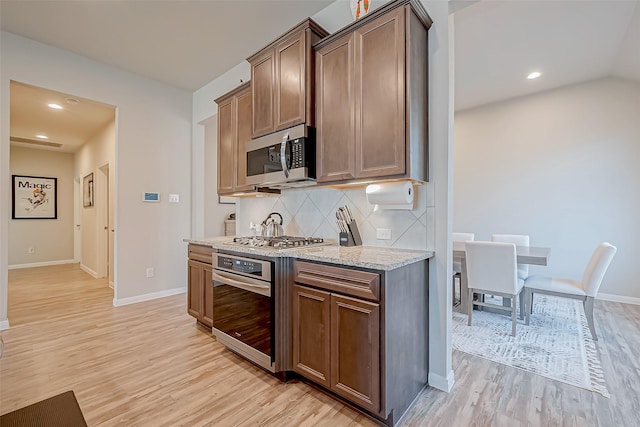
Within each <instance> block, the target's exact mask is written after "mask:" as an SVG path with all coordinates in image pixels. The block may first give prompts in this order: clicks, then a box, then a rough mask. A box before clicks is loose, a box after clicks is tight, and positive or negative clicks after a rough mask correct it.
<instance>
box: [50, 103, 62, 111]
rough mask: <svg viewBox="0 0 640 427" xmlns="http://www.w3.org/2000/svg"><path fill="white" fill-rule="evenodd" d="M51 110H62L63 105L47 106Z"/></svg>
mask: <svg viewBox="0 0 640 427" xmlns="http://www.w3.org/2000/svg"><path fill="white" fill-rule="evenodd" d="M47 106H48V107H49V108H53V109H54V110H62V105H59V104H47Z"/></svg>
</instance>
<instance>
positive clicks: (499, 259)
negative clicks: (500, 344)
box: [465, 241, 524, 336]
mask: <svg viewBox="0 0 640 427" xmlns="http://www.w3.org/2000/svg"><path fill="white" fill-rule="evenodd" d="M465 246H466V255H467V256H466V259H467V282H468V284H469V300H468V301H469V302H468V313H469V321H468V325H469V326H471V318H472V314H473V306H474V305H478V306H483V307H493V308H496V309H499V310H505V311H507V312H510V313H511V335H513V336H515V335H516V297H518V296H520V297H521V298H522V296H523V294H522V288H523V286H524V281H523V280H522V279H519V278H518V272H517V264H516V262H517V255H516V245H515V244H513V243H505V242H481V241H474V242H467V243H465ZM473 294H491V295H498V296H502V297H506V298H511V304H510V306H507V307H505V306H503V305H497V304H491V303H490V302H484V301H481V300H478V301H473ZM523 302H524V301H522V299H521V304H520V310H521V311H522V309H523V307H524V304H522V303H523Z"/></svg>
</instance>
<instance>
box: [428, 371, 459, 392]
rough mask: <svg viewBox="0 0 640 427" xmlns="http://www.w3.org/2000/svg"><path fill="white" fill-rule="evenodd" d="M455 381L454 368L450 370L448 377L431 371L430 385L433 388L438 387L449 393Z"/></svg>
mask: <svg viewBox="0 0 640 427" xmlns="http://www.w3.org/2000/svg"><path fill="white" fill-rule="evenodd" d="M455 382H456V381H455V379H454V377H453V370H451V371H449V375H447V377H446V378H445V377H443V376H442V375H438V374H434V373H433V372H429V385H430V386H431V387H433V388H437V389H438V390H442V391H446V392H447V393H449V392H450V391H451V389H452V388H453V384H454V383H455Z"/></svg>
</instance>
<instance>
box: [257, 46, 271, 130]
mask: <svg viewBox="0 0 640 427" xmlns="http://www.w3.org/2000/svg"><path fill="white" fill-rule="evenodd" d="M273 62H274V61H273V50H270V51H269V52H267V53H265V54H264V55H263V56H261V57H258V58H256V59H255V60H254V61H253V62H252V63H251V93H252V99H251V102H252V104H253V119H252V123H253V126H252V132H251V136H252V138H256V137H258V136H262V135H266V134H268V133H271V132H273V131H274V126H273V123H274V117H273V106H274V99H273V97H274V93H273V92H274V91H273V87H274V84H275V76H274V70H275V65H274V63H273Z"/></svg>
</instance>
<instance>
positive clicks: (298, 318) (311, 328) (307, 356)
mask: <svg viewBox="0 0 640 427" xmlns="http://www.w3.org/2000/svg"><path fill="white" fill-rule="evenodd" d="M330 313H331V308H330V294H329V293H328V292H322V291H318V290H315V289H310V288H307V287H304V286H299V285H294V286H293V369H294V370H295V371H296V372H297V373H299V374H300V375H303V376H305V377H307V378H309V379H311V380H313V381H315V382H317V383H318V384H321V385H323V386H325V387H327V388H329V387H330V385H329V373H330V352H329V346H330V340H329V334H330V326H329V320H330Z"/></svg>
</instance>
